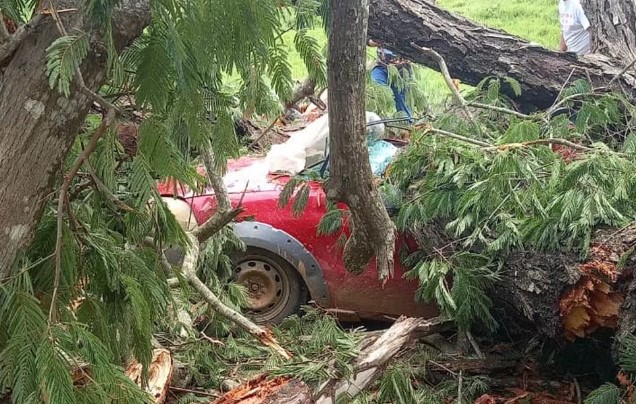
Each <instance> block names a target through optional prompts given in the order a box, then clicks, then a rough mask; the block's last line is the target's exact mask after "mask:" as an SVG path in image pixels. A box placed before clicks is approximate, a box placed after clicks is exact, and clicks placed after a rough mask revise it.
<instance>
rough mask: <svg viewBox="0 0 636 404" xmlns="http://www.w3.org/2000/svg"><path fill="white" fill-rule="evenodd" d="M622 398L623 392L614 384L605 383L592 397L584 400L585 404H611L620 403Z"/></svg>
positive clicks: (593, 392)
mask: <svg viewBox="0 0 636 404" xmlns="http://www.w3.org/2000/svg"><path fill="white" fill-rule="evenodd" d="M620 398H621V390H620V389H619V388H618V387H617V386H616V385H615V384H612V383H605V384H603V385H601V387H599V388H597V389H596V390H594V391H592V392H591V393H590V395H588V396H587V398H586V399H585V400H583V404H609V403H619V402H620Z"/></svg>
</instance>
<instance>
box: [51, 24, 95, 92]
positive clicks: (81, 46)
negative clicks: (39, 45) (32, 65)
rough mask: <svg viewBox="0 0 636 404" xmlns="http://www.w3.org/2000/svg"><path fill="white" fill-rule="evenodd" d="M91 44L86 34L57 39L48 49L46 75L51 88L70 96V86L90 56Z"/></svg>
mask: <svg viewBox="0 0 636 404" xmlns="http://www.w3.org/2000/svg"><path fill="white" fill-rule="evenodd" d="M89 48H90V44H89V42H88V35H87V34H86V33H83V32H82V33H79V34H78V35H67V36H63V37H61V38H58V39H56V40H55V41H54V42H53V43H52V44H51V45H50V46H49V47H48V48H47V49H46V74H47V75H48V76H49V86H50V87H51V88H56V87H57V89H58V90H59V92H60V93H62V94H64V96H66V97H68V96H69V95H70V92H71V90H70V84H71V81H72V80H73V78H74V77H75V74H76V72H77V69H78V68H79V66H80V64H81V63H82V61H83V60H84V58H85V57H86V55H87V54H88V50H89Z"/></svg>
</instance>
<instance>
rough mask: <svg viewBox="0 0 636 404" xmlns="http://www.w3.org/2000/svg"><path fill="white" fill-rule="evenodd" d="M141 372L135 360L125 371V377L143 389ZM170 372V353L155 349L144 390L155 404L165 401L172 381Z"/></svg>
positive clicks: (139, 364) (171, 368)
mask: <svg viewBox="0 0 636 404" xmlns="http://www.w3.org/2000/svg"><path fill="white" fill-rule="evenodd" d="M142 370H143V369H142V366H141V363H139V362H137V361H136V360H135V361H133V362H132V363H131V364H130V365H129V366H128V368H127V369H126V376H128V377H129V378H130V379H131V380H132V381H133V382H135V383H137V385H138V386H140V387H143V386H142ZM172 370H173V363H172V353H171V352H170V351H168V350H167V349H155V350H154V352H153V356H152V361H151V362H150V366H149V369H148V385H147V386H146V388H144V390H145V391H146V392H148V393H149V394H150V395H151V396H152V398H153V399H154V400H155V403H157V404H161V403H163V402H164V401H165V400H166V395H167V394H168V389H169V387H170V380H171V379H172Z"/></svg>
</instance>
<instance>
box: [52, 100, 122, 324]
mask: <svg viewBox="0 0 636 404" xmlns="http://www.w3.org/2000/svg"><path fill="white" fill-rule="evenodd" d="M114 121H115V110H113V109H111V110H109V111H108V113H107V114H106V118H104V119H103V120H102V122H101V124H100V125H99V127H98V128H97V130H96V131H95V134H93V137H91V140H90V141H89V142H88V144H87V145H86V148H85V149H84V151H83V152H82V154H80V155H79V156H78V157H77V159H75V162H74V163H73V165H72V166H71V169H70V170H69V171H68V172H67V173H66V174H65V175H64V180H63V181H62V186H61V188H60V195H59V199H58V201H57V234H56V240H55V278H54V281H53V294H52V296H51V306H50V308H49V325H51V324H52V323H53V322H54V321H55V304H56V299H57V294H58V290H59V287H60V276H61V272H62V219H63V217H64V203H65V202H66V197H67V194H68V189H69V187H70V186H71V182H72V181H73V178H75V175H76V174H77V172H78V171H79V169H80V167H81V166H82V164H83V163H84V161H85V160H87V159H88V157H89V156H90V155H91V153H92V152H93V151H95V148H96V147H97V142H98V141H99V139H100V138H101V137H102V136H103V135H104V133H106V130H107V129H108V128H109V127H110V126H111V125H112V124H113V122H114Z"/></svg>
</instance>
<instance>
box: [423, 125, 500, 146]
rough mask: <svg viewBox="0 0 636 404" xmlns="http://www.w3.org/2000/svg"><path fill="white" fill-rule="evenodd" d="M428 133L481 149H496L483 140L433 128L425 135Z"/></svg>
mask: <svg viewBox="0 0 636 404" xmlns="http://www.w3.org/2000/svg"><path fill="white" fill-rule="evenodd" d="M426 132H433V133H437V134H438V135H442V136H446V137H450V138H452V139H457V140H461V141H462V142H465V143H470V144H472V145H475V146H481V147H487V148H490V147H494V146H492V145H491V144H490V143H486V142H482V141H481V140H477V139H471V138H469V137H465V136H462V135H458V134H456V133H453V132H448V131H445V130H443V129H437V128H433V127H428V128H426V130H425V132H424V133H426Z"/></svg>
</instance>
